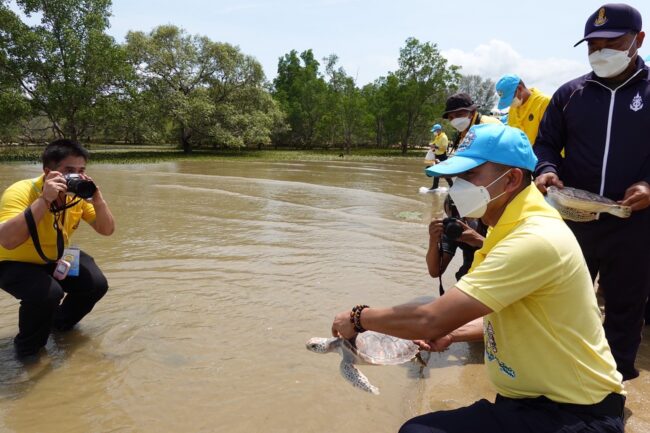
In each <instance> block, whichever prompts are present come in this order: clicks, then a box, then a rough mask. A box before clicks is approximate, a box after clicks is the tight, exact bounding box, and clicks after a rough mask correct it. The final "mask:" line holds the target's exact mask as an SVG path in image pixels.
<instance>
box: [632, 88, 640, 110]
mask: <svg viewBox="0 0 650 433" xmlns="http://www.w3.org/2000/svg"><path fill="white" fill-rule="evenodd" d="M642 108H643V99H641V95H639V92H636V96H635V97H634V98H632V103H631V104H630V110H632V111H639V110H640V109H642Z"/></svg>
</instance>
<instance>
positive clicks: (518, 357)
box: [332, 125, 625, 433]
mask: <svg viewBox="0 0 650 433" xmlns="http://www.w3.org/2000/svg"><path fill="white" fill-rule="evenodd" d="M536 163H537V158H536V157H535V155H534V153H533V150H532V146H531V145H530V142H529V141H528V139H527V137H526V135H525V134H524V133H523V132H522V131H521V130H519V129H516V128H512V127H509V126H504V125H477V126H474V127H472V128H471V129H470V131H469V132H468V133H467V135H466V137H465V139H464V140H463V141H462V142H461V144H460V146H459V148H458V151H457V152H456V154H455V155H454V156H453V157H450V158H449V159H448V160H447V161H444V162H441V163H440V164H437V165H435V166H432V167H430V168H429V169H428V170H429V171H435V173H434V174H435V175H438V176H450V175H457V178H456V181H455V182H454V186H453V187H452V188H450V190H449V195H450V196H451V198H452V199H453V201H454V203H455V205H456V207H457V209H458V212H459V214H460V216H461V217H472V218H481V220H482V221H483V222H484V223H485V224H487V225H488V226H489V227H491V230H490V232H489V233H488V235H487V237H486V238H485V241H484V243H483V246H482V248H481V249H480V250H478V251H477V252H476V253H475V256H474V263H473V264H472V268H471V269H470V270H469V272H468V273H467V274H466V275H465V276H463V277H462V278H461V280H460V281H458V282H457V283H456V286H455V287H453V288H452V289H451V290H449V291H447V292H445V294H444V295H442V296H441V297H439V298H438V299H435V300H434V301H432V302H429V303H426V304H412V303H411V304H404V305H400V306H395V307H392V308H370V307H367V306H365V305H359V306H357V307H355V308H353V309H352V311H345V312H342V313H339V314H338V315H337V316H336V317H335V319H334V323H333V324H332V334H333V335H335V336H341V337H344V338H352V337H354V336H355V335H356V333H357V332H364V331H365V330H372V331H376V332H381V333H385V334H390V335H394V336H397V337H401V338H407V339H421V341H420V346H421V347H422V348H424V349H429V350H436V351H437V350H444V349H445V348H446V347H448V346H449V345H450V344H451V343H453V342H457V341H474V340H481V339H482V340H483V341H484V343H485V364H486V367H487V370H488V375H489V377H490V380H491V382H492V383H493V385H494V387H495V388H496V391H497V396H496V399H495V401H494V402H493V403H492V402H489V401H487V400H480V401H478V402H476V403H474V404H472V405H470V406H468V407H462V408H458V409H454V410H449V411H440V412H433V413H429V414H426V415H421V416H419V417H416V418H413V419H411V420H409V421H408V422H407V423H406V424H404V426H403V427H402V429H401V430H400V432H401V433H420V432H421V433H424V432H427V433H430V432H434V431H435V432H446V433H454V432H456V433H461V432H463V433H465V432H481V433H521V432H540V433H541V432H560V431H563V432H568V431H574V432H578V431H590V432H610V433H611V432H623V429H624V427H623V408H624V403H625V397H624V391H623V385H622V377H621V374H620V373H619V372H618V371H616V363H615V361H614V357H613V356H612V353H611V351H610V348H609V345H608V343H607V340H606V338H605V333H604V331H603V327H602V325H601V318H600V312H599V310H598V305H597V303H596V297H595V294H594V291H593V284H592V281H591V277H590V275H589V270H588V269H587V266H586V264H585V261H584V259H583V256H582V253H581V250H580V246H579V245H578V242H577V241H576V239H575V237H574V236H573V234H572V232H571V230H569V228H568V227H567V226H566V225H565V224H564V222H563V221H562V218H561V217H560V215H559V214H558V213H557V211H556V210H555V209H553V208H552V207H550V206H549V205H548V204H547V203H546V201H545V200H544V198H543V196H542V194H541V193H540V192H539V191H538V190H537V188H536V187H535V185H534V184H533V183H532V181H531V180H532V176H531V174H532V171H533V170H534V168H535V164H536ZM576 311H579V312H580V314H576Z"/></svg>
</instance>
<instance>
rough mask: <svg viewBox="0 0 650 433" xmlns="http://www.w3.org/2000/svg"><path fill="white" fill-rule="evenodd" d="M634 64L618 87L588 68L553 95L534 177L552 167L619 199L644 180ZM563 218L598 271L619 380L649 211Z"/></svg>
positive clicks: (644, 121) (647, 285)
mask: <svg viewBox="0 0 650 433" xmlns="http://www.w3.org/2000/svg"><path fill="white" fill-rule="evenodd" d="M636 66H637V70H636V72H635V74H634V75H633V76H632V77H630V78H629V79H628V80H627V81H625V82H624V83H621V84H619V85H618V87H616V88H609V87H607V86H606V85H605V84H603V82H602V81H601V80H600V79H599V78H598V77H597V76H596V75H595V74H594V73H593V72H592V73H589V74H587V75H584V76H582V77H579V78H576V79H575V80H572V81H569V82H568V83H566V84H564V85H562V86H561V87H560V88H559V89H558V90H557V91H556V92H555V94H554V95H553V98H552V99H551V102H550V104H549V106H548V108H547V110H546V113H545V114H544V118H543V119H542V122H541V124H540V128H539V133H538V135H537V139H536V141H535V146H534V150H535V154H536V155H537V157H538V159H539V162H538V164H537V167H536V170H535V175H536V176H538V175H540V174H542V173H547V172H554V173H556V174H557V175H558V176H559V178H560V179H561V180H562V181H563V182H564V185H565V186H571V187H575V188H580V189H585V190H587V191H591V192H594V193H597V194H601V195H604V196H606V197H609V198H611V199H613V200H621V199H622V198H623V196H624V195H625V190H626V189H627V188H629V187H630V186H631V185H632V184H634V183H636V182H640V181H645V182H648V183H650V77H649V71H648V67H647V66H646V65H645V63H644V62H643V60H641V58H640V57H639V56H637V64H636ZM563 148H564V150H565V158H564V159H563V158H562V157H561V155H560V152H561V150H562V149H563ZM567 223H568V224H569V226H570V227H571V229H572V230H573V232H574V233H575V235H576V238H577V239H578V242H580V246H581V248H582V251H583V254H584V255H585V259H586V261H587V265H588V266H589V270H590V272H591V275H592V277H594V278H595V276H596V274H598V273H599V274H600V275H599V283H600V286H601V287H602V289H603V290H604V294H605V323H604V327H605V333H606V335H607V339H608V341H609V344H610V346H611V348H612V353H613V354H614V358H615V359H616V362H617V365H618V370H619V371H620V372H621V373H622V374H623V377H624V378H625V379H630V378H632V377H635V376H636V375H637V374H638V373H637V372H636V370H635V368H634V360H635V358H636V353H637V351H638V348H639V344H640V342H641V329H642V327H643V316H644V307H645V302H646V299H647V297H648V294H649V293H650V208H647V209H644V210H642V211H637V212H633V213H632V216H631V217H630V218H628V219H620V218H617V217H615V216H611V215H609V214H601V216H600V218H599V219H598V220H596V221H592V222H586V223H575V222H567ZM577 313H578V312H577Z"/></svg>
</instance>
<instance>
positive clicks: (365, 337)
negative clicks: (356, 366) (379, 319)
mask: <svg viewBox="0 0 650 433" xmlns="http://www.w3.org/2000/svg"><path fill="white" fill-rule="evenodd" d="M353 349H354V351H355V352H356V354H357V355H358V356H359V357H360V358H361V359H363V360H364V361H365V362H367V363H368V364H377V365H396V364H402V363H404V362H407V361H410V360H411V359H413V357H414V356H415V355H416V354H417V353H418V351H419V348H418V346H417V345H416V344H415V343H413V342H412V341H411V340H404V339H402V338H397V337H393V336H391V335H386V334H380V333H378V332H373V331H366V332H363V333H360V334H357V337H356V339H355V341H354V345H353Z"/></svg>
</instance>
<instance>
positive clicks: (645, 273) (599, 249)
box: [567, 211, 650, 380]
mask: <svg viewBox="0 0 650 433" xmlns="http://www.w3.org/2000/svg"><path fill="white" fill-rule="evenodd" d="M648 216H650V212H648V211H643V212H634V213H633V214H632V216H631V217H630V218H629V219H620V218H617V217H614V216H610V215H601V219H600V220H597V221H591V222H586V223H574V222H570V221H568V222H567V224H568V225H569V227H571V230H573V233H574V234H575V235H576V238H577V239H578V242H579V243H580V247H581V248H582V253H583V255H584V256H585V260H586V262H587V266H588V267H589V272H590V273H591V277H592V278H593V279H595V278H596V275H597V274H599V280H598V281H599V285H600V287H601V291H602V293H603V295H604V303H605V322H604V324H603V326H604V328H605V335H606V336H607V341H608V342H609V346H610V347H611V349H612V354H613V355H614V359H615V360H616V365H617V369H618V371H620V372H621V374H622V375H623V379H625V380H628V379H633V378H635V377H637V376H638V375H639V373H638V371H637V370H636V368H635V367H634V361H635V359H636V355H637V351H638V350H639V345H640V344H641V331H642V329H643V321H644V314H645V305H646V300H647V298H648V294H649V293H650V248H648V245H649V244H650V218H648Z"/></svg>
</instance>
